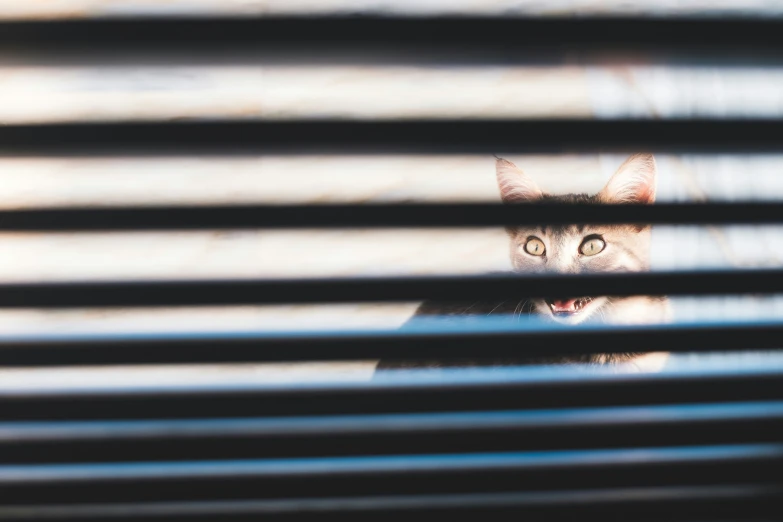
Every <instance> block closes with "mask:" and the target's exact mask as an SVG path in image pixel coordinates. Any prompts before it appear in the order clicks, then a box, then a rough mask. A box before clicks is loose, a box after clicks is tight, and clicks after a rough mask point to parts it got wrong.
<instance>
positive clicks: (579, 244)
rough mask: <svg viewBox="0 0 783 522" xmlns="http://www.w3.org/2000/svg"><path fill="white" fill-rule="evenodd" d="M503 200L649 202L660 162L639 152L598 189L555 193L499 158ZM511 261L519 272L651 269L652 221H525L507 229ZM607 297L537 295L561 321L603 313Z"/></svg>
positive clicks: (540, 307)
mask: <svg viewBox="0 0 783 522" xmlns="http://www.w3.org/2000/svg"><path fill="white" fill-rule="evenodd" d="M496 171H497V180H498V187H499V188H500V196H501V198H502V199H503V202H504V203H508V204H517V203H536V202H548V203H594V204H602V203H644V204H652V203H653V202H654V201H655V187H656V165H655V159H654V158H653V156H652V155H651V154H635V155H633V156H631V157H630V158H628V159H627V160H626V161H625V163H623V164H622V165H621V166H620V168H619V169H618V170H617V172H616V173H615V174H614V175H613V176H612V178H611V179H610V180H609V181H608V183H607V184H606V186H605V187H604V188H603V189H602V190H601V191H600V192H599V193H598V194H595V195H592V196H591V195H587V194H566V195H558V196H555V195H551V194H546V193H544V192H542V191H541V189H540V188H539V187H538V185H537V184H536V183H535V182H534V181H533V180H532V179H531V178H530V177H528V176H527V175H526V174H525V173H524V172H523V171H522V170H520V169H519V168H518V167H517V166H516V165H514V164H513V163H511V162H510V161H507V160H505V159H498V160H497V163H496ZM508 232H509V236H510V238H511V242H510V246H511V263H512V265H513V267H514V270H516V271H518V272H526V273H528V272H549V273H568V274H579V273H585V272H623V271H632V272H633V271H643V270H648V269H649V257H650V227H649V226H638V225H567V226H554V227H553V226H537V227H534V226H523V227H512V228H509V229H508ZM608 303H609V299H608V298H607V297H588V296H583V297H573V296H571V297H569V296H552V297H551V298H547V299H534V300H533V305H534V307H535V310H536V312H537V313H539V314H542V315H544V316H545V317H548V318H551V319H553V320H555V321H557V322H561V323H566V324H577V323H581V322H583V321H585V320H586V319H588V318H589V317H591V316H596V315H600V314H601V310H602V308H604V307H605V306H606V305H607V304H608Z"/></svg>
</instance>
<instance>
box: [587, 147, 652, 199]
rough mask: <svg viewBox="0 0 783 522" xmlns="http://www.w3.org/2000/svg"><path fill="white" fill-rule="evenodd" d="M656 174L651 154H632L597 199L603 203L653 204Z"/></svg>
mask: <svg viewBox="0 0 783 522" xmlns="http://www.w3.org/2000/svg"><path fill="white" fill-rule="evenodd" d="M657 172H658V169H657V167H656V166H655V158H654V157H653V155H652V154H634V155H633V156H631V157H630V158H628V159H627V160H625V163H623V164H622V165H620V168H619V169H617V172H615V173H614V176H612V179H610V180H609V183H607V184H606V186H605V187H604V189H603V190H602V191H601V192H600V193H599V194H598V197H599V199H600V200H601V201H603V202H604V203H646V204H649V203H653V202H654V201H655V186H656V178H657V176H656V174H657Z"/></svg>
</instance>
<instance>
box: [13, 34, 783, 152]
mask: <svg viewBox="0 0 783 522" xmlns="http://www.w3.org/2000/svg"><path fill="white" fill-rule="evenodd" d="M781 34H783V33H781ZM781 134H783V121H781V120H776V119H753V118H747V119H688V120H627V119H625V120H622V119H621V120H573V119H570V120H569V119H550V120H486V119H484V120H481V119H458V120H443V119H441V120H412V119H411V120H391V121H359V120H355V121H346V120H309V121H308V120H278V121H270V120H260V121H210V122H205V121H202V122H165V123H164V122H124V123H119V122H112V123H51V124H27V125H22V124H18V125H4V126H1V127H0V154H4V155H13V156H19V155H22V156H24V155H34V156H39V155H62V154H78V155H89V156H97V155H124V154H141V155H166V156H168V155H187V156H192V155H194V154H197V155H209V154H250V153H270V154H271V153H274V154H294V153H295V154H303V153H313V154H375V153H389V154H392V153H394V154H398V153H405V154H423V153H427V154H436V153H438V154H439V153H443V154H506V153H562V152H590V153H595V152H610V151H613V152H638V151H639V150H652V151H655V152H662V151H667V152H719V153H730V152H774V151H777V150H779V148H780V140H779V139H778V137H779V136H780V135H781Z"/></svg>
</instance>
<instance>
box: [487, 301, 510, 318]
mask: <svg viewBox="0 0 783 522" xmlns="http://www.w3.org/2000/svg"><path fill="white" fill-rule="evenodd" d="M506 301H508V299H506ZM506 301H501V302H500V304H498V305H497V306H496V307H495V308H493V309H492V310H490V311H489V313H488V314H487V316H490V315H492V312H494V311H495V310H497V309H498V308H500V307H501V306H503V303H505V302H506Z"/></svg>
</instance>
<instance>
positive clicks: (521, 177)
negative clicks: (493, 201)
mask: <svg viewBox="0 0 783 522" xmlns="http://www.w3.org/2000/svg"><path fill="white" fill-rule="evenodd" d="M495 172H496V174H497V176H498V188H500V197H501V199H502V200H503V203H526V202H530V201H535V200H537V199H540V198H541V196H543V193H542V192H541V189H540V188H538V185H536V183H535V181H533V180H532V179H530V178H529V177H527V175H525V173H524V172H522V171H521V170H520V169H519V168H518V167H517V166H516V165H514V164H513V163H511V162H510V161H508V160H504V159H503V158H497V161H496V162H495Z"/></svg>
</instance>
